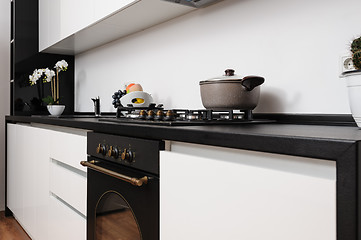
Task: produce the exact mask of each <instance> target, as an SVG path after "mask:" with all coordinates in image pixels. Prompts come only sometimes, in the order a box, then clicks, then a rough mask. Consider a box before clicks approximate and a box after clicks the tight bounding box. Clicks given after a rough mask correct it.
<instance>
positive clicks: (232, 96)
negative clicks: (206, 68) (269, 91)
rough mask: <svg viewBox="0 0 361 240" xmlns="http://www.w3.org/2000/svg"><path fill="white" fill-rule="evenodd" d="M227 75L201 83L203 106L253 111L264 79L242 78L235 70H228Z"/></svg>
mask: <svg viewBox="0 0 361 240" xmlns="http://www.w3.org/2000/svg"><path fill="white" fill-rule="evenodd" d="M225 73H226V74H225V76H222V77H218V78H212V79H209V80H205V81H200V82H199V85H200V90H201V98H202V103H203V106H204V107H205V108H207V109H214V110H217V109H238V110H253V109H254V108H255V107H256V106H257V104H258V99H259V95H260V87H259V85H261V84H262V83H264V78H263V77H259V76H246V77H244V78H241V77H239V76H237V75H235V74H234V70H233V69H227V70H226V71H225Z"/></svg>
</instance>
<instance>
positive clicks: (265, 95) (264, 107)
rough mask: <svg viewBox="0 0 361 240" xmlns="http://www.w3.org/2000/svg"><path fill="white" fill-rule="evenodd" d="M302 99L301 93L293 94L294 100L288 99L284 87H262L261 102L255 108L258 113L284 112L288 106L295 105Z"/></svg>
mask: <svg viewBox="0 0 361 240" xmlns="http://www.w3.org/2000/svg"><path fill="white" fill-rule="evenodd" d="M300 100H301V95H300V94H297V95H295V96H293V98H292V100H291V101H289V100H287V92H286V91H285V90H284V89H282V88H267V89H266V90H264V89H261V96H260V100H259V103H258V105H257V107H256V109H255V112H258V113H282V112H285V111H286V108H287V106H294V105H296V104H297V102H299V101H300Z"/></svg>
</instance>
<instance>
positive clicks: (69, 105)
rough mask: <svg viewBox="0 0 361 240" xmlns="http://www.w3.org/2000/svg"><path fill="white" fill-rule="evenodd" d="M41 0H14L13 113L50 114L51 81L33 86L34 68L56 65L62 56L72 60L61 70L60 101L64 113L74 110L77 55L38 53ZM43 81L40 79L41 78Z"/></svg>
mask: <svg viewBox="0 0 361 240" xmlns="http://www.w3.org/2000/svg"><path fill="white" fill-rule="evenodd" d="M38 6H39V3H38V0H12V2H11V36H10V39H11V41H10V50H11V56H10V74H11V75H10V80H11V81H10V91H11V94H10V95H11V106H10V109H11V115H48V111H47V108H46V104H45V103H44V102H43V101H42V98H43V97H46V96H47V95H50V94H51V91H50V83H44V84H36V85H34V86H30V83H29V75H31V74H32V73H33V71H34V69H39V68H47V67H48V68H49V69H53V67H54V65H55V63H56V62H57V61H60V60H62V59H64V60H66V61H67V62H68V64H69V66H68V70H67V71H66V72H62V73H61V74H60V103H61V104H64V105H65V111H64V114H73V113H74V56H70V55H59V54H47V53H39V45H38V42H39V27H38V24H39V20H38V19H39V10H38V8H39V7H38ZM38 82H39V83H40V81H38Z"/></svg>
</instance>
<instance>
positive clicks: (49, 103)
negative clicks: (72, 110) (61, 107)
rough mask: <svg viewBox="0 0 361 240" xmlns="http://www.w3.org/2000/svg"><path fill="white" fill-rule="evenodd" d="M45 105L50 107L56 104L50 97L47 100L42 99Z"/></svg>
mask: <svg viewBox="0 0 361 240" xmlns="http://www.w3.org/2000/svg"><path fill="white" fill-rule="evenodd" d="M42 100H43V102H44V103H46V104H48V105H53V104H54V99H53V98H52V97H51V96H50V95H49V96H47V97H45V98H43V99H42Z"/></svg>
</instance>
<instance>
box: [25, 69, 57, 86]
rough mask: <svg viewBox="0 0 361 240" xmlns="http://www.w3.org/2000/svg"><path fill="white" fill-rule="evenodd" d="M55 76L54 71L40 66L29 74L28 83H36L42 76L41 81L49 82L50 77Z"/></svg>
mask: <svg viewBox="0 0 361 240" xmlns="http://www.w3.org/2000/svg"><path fill="white" fill-rule="evenodd" d="M54 76H55V72H54V71H53V70H50V69H49V68H45V69H44V68H40V69H35V70H34V72H33V74H32V75H29V80H30V85H31V86H32V85H35V84H37V82H38V80H39V79H41V77H43V79H42V80H43V82H51V80H52V78H53V77H54Z"/></svg>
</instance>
